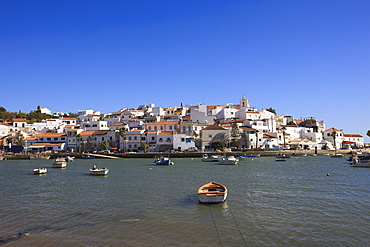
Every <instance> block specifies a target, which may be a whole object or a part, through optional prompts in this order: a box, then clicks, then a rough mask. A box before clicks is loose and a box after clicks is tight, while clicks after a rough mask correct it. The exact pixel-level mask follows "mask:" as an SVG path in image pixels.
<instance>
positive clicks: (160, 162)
mask: <svg viewBox="0 0 370 247" xmlns="http://www.w3.org/2000/svg"><path fill="white" fill-rule="evenodd" d="M155 164H156V165H162V166H173V165H174V164H175V163H174V162H172V161H171V160H170V158H168V157H160V158H158V159H156V161H155Z"/></svg>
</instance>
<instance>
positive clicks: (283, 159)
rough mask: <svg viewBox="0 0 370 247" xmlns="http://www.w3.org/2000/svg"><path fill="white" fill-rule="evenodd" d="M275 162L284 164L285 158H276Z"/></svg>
mask: <svg viewBox="0 0 370 247" xmlns="http://www.w3.org/2000/svg"><path fill="white" fill-rule="evenodd" d="M276 161H279V162H281V161H283V162H284V161H286V159H285V158H277V159H276Z"/></svg>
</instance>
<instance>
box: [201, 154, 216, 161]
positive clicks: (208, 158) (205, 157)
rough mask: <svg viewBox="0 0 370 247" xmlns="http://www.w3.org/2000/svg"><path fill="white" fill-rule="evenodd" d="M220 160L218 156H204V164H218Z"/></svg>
mask: <svg viewBox="0 0 370 247" xmlns="http://www.w3.org/2000/svg"><path fill="white" fill-rule="evenodd" d="M218 159H219V156H218V155H210V156H209V155H208V154H204V155H203V158H202V161H203V162H218Z"/></svg>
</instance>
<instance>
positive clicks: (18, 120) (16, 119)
mask: <svg viewBox="0 0 370 247" xmlns="http://www.w3.org/2000/svg"><path fill="white" fill-rule="evenodd" d="M26 121H27V119H25V118H13V122H26Z"/></svg>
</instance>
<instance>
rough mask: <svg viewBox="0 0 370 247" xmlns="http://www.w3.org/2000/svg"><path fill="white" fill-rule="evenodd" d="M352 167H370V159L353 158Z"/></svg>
mask: <svg viewBox="0 0 370 247" xmlns="http://www.w3.org/2000/svg"><path fill="white" fill-rule="evenodd" d="M352 166H353V167H370V159H369V157H366V156H365V157H360V158H359V157H357V156H354V157H353V158H352Z"/></svg>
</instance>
